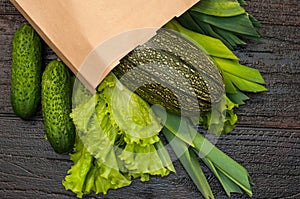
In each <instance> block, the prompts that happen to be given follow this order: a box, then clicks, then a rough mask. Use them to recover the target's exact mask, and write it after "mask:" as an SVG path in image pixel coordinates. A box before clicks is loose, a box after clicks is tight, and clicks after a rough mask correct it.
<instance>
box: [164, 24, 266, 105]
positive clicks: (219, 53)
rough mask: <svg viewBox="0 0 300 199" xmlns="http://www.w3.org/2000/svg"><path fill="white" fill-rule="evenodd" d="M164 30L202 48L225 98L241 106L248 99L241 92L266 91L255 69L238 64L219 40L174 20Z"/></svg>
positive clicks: (261, 78)
mask: <svg viewBox="0 0 300 199" xmlns="http://www.w3.org/2000/svg"><path fill="white" fill-rule="evenodd" d="M165 28H168V29H171V30H174V31H177V32H179V33H181V34H182V36H185V37H187V38H188V39H190V40H192V41H194V42H195V43H196V44H197V45H199V47H200V48H203V49H204V50H205V51H206V52H207V53H208V54H209V55H210V56H211V57H212V59H213V61H214V63H215V64H216V65H217V66H218V68H219V69H220V71H221V73H222V76H223V80H224V83H225V90H226V95H227V97H228V98H229V99H230V100H232V101H233V102H235V103H236V104H239V105H242V104H244V101H245V100H247V99H249V98H248V97H247V96H246V95H245V94H243V93H242V92H241V91H247V92H262V91H266V90H267V89H266V88H265V87H264V86H263V84H265V81H264V79H263V77H262V76H261V74H260V72H259V71H258V70H257V69H254V68H250V67H247V66H244V65H241V64H239V62H238V58H237V57H236V56H235V55H234V54H233V52H231V50H229V49H228V48H227V47H226V46H225V45H224V44H223V43H222V42H221V41H220V40H218V39H215V38H212V37H209V36H206V35H203V34H199V33H197V32H193V31H191V30H189V29H186V28H184V27H183V26H181V25H180V24H179V23H178V22H177V21H176V20H172V21H170V22H169V23H168V24H166V25H165Z"/></svg>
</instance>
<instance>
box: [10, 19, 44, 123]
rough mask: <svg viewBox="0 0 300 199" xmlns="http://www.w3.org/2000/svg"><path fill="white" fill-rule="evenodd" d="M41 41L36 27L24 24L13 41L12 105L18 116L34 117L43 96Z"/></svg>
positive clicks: (24, 117)
mask: <svg viewBox="0 0 300 199" xmlns="http://www.w3.org/2000/svg"><path fill="white" fill-rule="evenodd" d="M41 63H42V55H41V41H40V38H39V36H38V34H37V33H36V32H35V31H34V29H33V28H32V27H31V26H30V25H27V24H24V25H22V26H21V27H19V28H18V29H17V31H16V32H15V34H14V38H13V42H12V74H11V105H12V107H13V110H14V112H15V114H16V115H17V116H20V117H21V118H23V119H29V118H30V117H32V116H33V115H34V114H35V113H36V111H37V108H38V106H39V105H40V98H41V85H40V83H41V76H42V74H41V68H42V64H41Z"/></svg>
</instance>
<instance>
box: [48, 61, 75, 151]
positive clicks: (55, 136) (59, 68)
mask: <svg viewBox="0 0 300 199" xmlns="http://www.w3.org/2000/svg"><path fill="white" fill-rule="evenodd" d="M71 108H72V81H71V77H70V73H69V70H68V68H67V67H66V66H65V65H64V64H63V63H62V62H61V61H58V60H53V61H51V62H50V63H49V64H48V65H47V66H46V68H45V71H44V73H43V77H42V113H43V118H44V126H45V130H46V136H47V139H48V141H49V142H50V144H51V146H52V147H53V149H54V151H55V152H57V153H60V154H62V153H68V152H71V151H72V149H73V145H74V141H75V127H74V124H73V121H72V119H71V117H70V113H71Z"/></svg>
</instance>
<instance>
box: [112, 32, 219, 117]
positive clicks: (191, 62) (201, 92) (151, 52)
mask: <svg viewBox="0 0 300 199" xmlns="http://www.w3.org/2000/svg"><path fill="white" fill-rule="evenodd" d="M134 69H137V71H134V72H132V73H130V71H131V70H134ZM113 73H114V74H115V75H116V76H117V77H118V79H120V81H121V82H122V83H123V84H124V85H125V86H126V87H128V88H129V89H131V90H133V91H135V92H136V93H137V94H138V95H140V96H141V97H142V98H143V99H144V100H146V101H148V102H149V103H150V104H159V105H161V106H163V107H165V108H166V109H167V110H168V111H170V112H173V113H176V114H183V115H186V116H191V115H196V114H199V112H200V111H209V110H210V109H211V107H212V104H214V103H218V102H219V101H220V100H221V97H222V95H223V94H224V83H223V77H222V74H221V72H220V71H219V69H218V68H217V66H216V65H215V64H214V63H213V61H212V60H211V59H210V58H209V57H208V56H207V54H206V53H205V52H203V51H202V50H201V49H200V48H199V47H198V46H196V45H195V44H193V43H192V42H191V41H189V40H187V39H186V38H184V37H182V36H180V35H178V33H175V32H173V31H170V30H165V29H160V30H159V31H158V32H157V34H156V35H155V36H154V37H153V38H151V39H150V40H149V41H148V42H146V43H145V44H143V45H141V46H138V47H137V48H135V49H134V50H133V51H131V52H130V53H129V54H128V55H126V56H125V57H124V58H123V59H121V60H120V64H119V65H118V66H117V67H115V68H114V69H113ZM137 85H138V86H137ZM137 87H138V88H137Z"/></svg>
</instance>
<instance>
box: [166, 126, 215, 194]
mask: <svg viewBox="0 0 300 199" xmlns="http://www.w3.org/2000/svg"><path fill="white" fill-rule="evenodd" d="M162 132H163V134H164V136H165V137H166V139H167V140H168V143H169V144H170V145H171V147H172V149H173V151H174V153H175V154H176V156H177V157H178V159H179V160H180V162H181V164H182V166H183V167H184V169H185V170H186V172H187V173H188V174H189V176H190V177H191V179H192V180H193V182H194V183H195V185H196V186H197V188H198V190H199V191H200V192H201V193H202V195H203V196H204V197H205V198H207V199H213V198H214V195H213V193H212V191H211V188H210V186H209V184H208V182H207V179H206V177H205V175H204V173H203V171H202V169H201V166H200V164H199V162H198V159H197V156H196V155H195V153H194V152H193V151H192V150H190V149H189V147H188V145H186V144H185V143H184V142H183V141H182V140H180V139H179V138H178V137H176V136H174V134H173V133H171V132H170V131H169V130H168V129H167V128H163V130H162Z"/></svg>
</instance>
